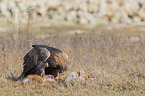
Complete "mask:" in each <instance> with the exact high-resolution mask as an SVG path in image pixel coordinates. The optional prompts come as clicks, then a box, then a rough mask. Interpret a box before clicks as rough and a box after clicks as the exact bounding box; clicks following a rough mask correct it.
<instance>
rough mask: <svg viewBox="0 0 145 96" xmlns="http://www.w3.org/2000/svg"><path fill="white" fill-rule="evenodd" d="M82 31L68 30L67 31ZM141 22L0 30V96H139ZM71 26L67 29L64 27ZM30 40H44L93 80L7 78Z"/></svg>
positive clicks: (143, 88)
mask: <svg viewBox="0 0 145 96" xmlns="http://www.w3.org/2000/svg"><path fill="white" fill-rule="evenodd" d="M76 29H80V30H84V33H83V34H73V33H72V30H76ZM143 29H145V28H144V26H120V27H116V26H97V27H94V28H84V27H82V26H79V27H77V26H75V27H70V26H51V27H38V26H30V28H29V30H27V26H21V27H20V28H17V29H16V30H15V29H14V28H9V29H8V30H7V32H5V33H3V32H1V33H0V34H1V35H0V43H1V44H0V51H1V52H0V95H1V96H17V95H18V96H26V95H27V96H46V95H47V96H121V95H122V96H143V95H144V94H145V30H143ZM70 31H71V32H70ZM32 44H46V45H49V46H53V47H56V48H59V49H61V50H63V51H64V52H65V53H67V54H68V56H69V64H68V71H67V73H70V72H72V71H79V70H80V69H81V68H82V67H84V68H85V69H86V71H87V72H88V73H90V74H92V75H93V76H94V77H95V78H96V80H94V81H91V80H88V81H86V82H83V83H77V82H76V83H75V84H74V85H71V86H70V85H63V84H53V85H48V86H46V85H45V86H43V85H41V84H34V83H29V84H21V83H18V82H14V81H12V80H11V78H10V77H11V73H13V74H14V76H16V77H18V76H19V75H20V74H21V72H22V63H23V57H24V55H25V54H26V53H27V52H28V51H29V50H30V49H31V45H32Z"/></svg>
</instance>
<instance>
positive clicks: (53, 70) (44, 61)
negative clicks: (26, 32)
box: [19, 45, 68, 80]
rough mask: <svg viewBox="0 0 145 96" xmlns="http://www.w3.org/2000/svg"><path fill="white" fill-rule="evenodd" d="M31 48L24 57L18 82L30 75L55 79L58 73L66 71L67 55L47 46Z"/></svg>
mask: <svg viewBox="0 0 145 96" xmlns="http://www.w3.org/2000/svg"><path fill="white" fill-rule="evenodd" d="M32 47H33V48H32V49H31V50H30V51H29V52H28V53H27V54H26V55H25V57H24V62H23V72H22V74H21V75H20V77H19V80H23V79H24V78H25V77H27V76H28V75H32V74H36V75H39V76H42V77H43V76H45V75H48V74H51V75H54V77H57V76H58V74H59V73H63V72H65V71H66V70H67V62H68V55H67V54H65V53H64V52H63V51H61V50H59V49H57V48H54V47H49V46H47V45H32Z"/></svg>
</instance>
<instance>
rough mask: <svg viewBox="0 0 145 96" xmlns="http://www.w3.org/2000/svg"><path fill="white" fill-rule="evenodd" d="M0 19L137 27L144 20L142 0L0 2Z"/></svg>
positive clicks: (32, 0) (19, 0) (11, 0)
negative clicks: (135, 25) (130, 25)
mask: <svg viewBox="0 0 145 96" xmlns="http://www.w3.org/2000/svg"><path fill="white" fill-rule="evenodd" d="M0 18H5V19H7V20H8V19H13V18H15V22H18V21H21V22H22V23H26V22H27V20H28V18H29V20H31V21H32V20H33V22H36V21H37V22H38V21H46V20H49V23H51V22H55V23H60V22H61V23H64V24H66V23H67V24H87V25H97V24H110V23H111V24H119V23H121V24H138V23H141V22H144V21H145V0H73V1H72V0H0Z"/></svg>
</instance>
